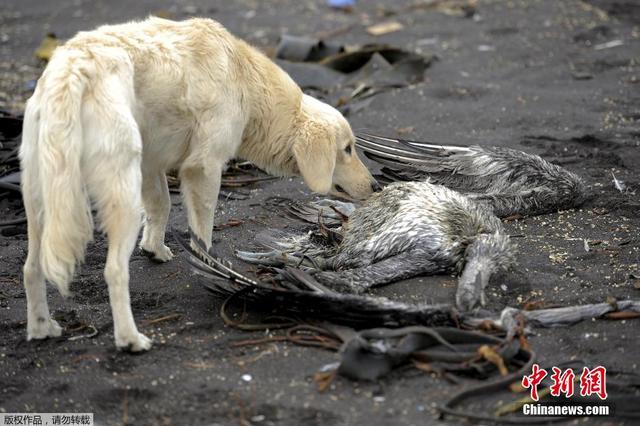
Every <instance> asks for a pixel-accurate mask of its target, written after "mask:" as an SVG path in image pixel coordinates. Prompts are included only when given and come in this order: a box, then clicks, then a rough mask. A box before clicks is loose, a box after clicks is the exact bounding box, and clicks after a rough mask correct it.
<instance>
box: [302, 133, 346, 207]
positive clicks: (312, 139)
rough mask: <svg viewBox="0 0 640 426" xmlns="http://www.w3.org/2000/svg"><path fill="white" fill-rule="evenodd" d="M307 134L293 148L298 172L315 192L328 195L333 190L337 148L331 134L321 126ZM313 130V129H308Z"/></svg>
mask: <svg viewBox="0 0 640 426" xmlns="http://www.w3.org/2000/svg"><path fill="white" fill-rule="evenodd" d="M312 129H313V131H307V132H305V134H304V135H302V137H300V138H298V140H296V142H295V143H294V145H293V147H292V151H293V156H294V157H295V159H296V163H297V165H298V170H299V171H300V175H301V176H302V179H304V182H305V183H306V184H307V186H308V187H309V189H311V190H312V191H313V192H317V193H320V194H326V193H327V192H329V191H330V190H331V185H332V183H333V170H334V169H335V167H336V155H337V147H336V142H335V140H334V139H333V138H332V136H331V134H330V133H331V132H329V131H327V130H326V129H324V128H322V127H320V126H313V127H312ZM308 130H311V129H308Z"/></svg>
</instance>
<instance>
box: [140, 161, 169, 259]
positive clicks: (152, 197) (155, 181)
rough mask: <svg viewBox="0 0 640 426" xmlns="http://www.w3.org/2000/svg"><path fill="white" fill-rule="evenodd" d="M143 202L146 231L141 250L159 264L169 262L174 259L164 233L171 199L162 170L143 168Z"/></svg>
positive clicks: (143, 235)
mask: <svg viewBox="0 0 640 426" xmlns="http://www.w3.org/2000/svg"><path fill="white" fill-rule="evenodd" d="M142 170H143V174H142V202H143V204H144V211H145V224H144V231H143V232H142V240H141V241H140V248H141V249H142V250H143V251H144V252H145V253H148V254H149V257H150V258H151V259H153V260H156V261H159V262H167V261H169V260H171V258H172V257H173V253H171V250H170V249H169V247H167V246H166V245H165V244H164V233H165V229H166V227H167V221H168V220H169V211H170V210H171V197H170V195H169V186H168V185H167V177H166V175H165V173H164V171H162V170H153V171H147V170H146V167H145V166H143V167H142Z"/></svg>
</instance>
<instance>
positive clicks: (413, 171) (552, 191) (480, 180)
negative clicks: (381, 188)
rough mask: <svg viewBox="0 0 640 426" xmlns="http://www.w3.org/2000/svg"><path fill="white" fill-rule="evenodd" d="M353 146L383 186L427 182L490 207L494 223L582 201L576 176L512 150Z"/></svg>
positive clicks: (367, 142)
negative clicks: (374, 165) (374, 167)
mask: <svg viewBox="0 0 640 426" xmlns="http://www.w3.org/2000/svg"><path fill="white" fill-rule="evenodd" d="M356 141H357V142H356V143H357V145H358V146H359V147H360V148H361V149H362V150H364V153H365V155H366V156H367V157H369V158H370V159H372V160H374V161H376V162H378V163H380V164H382V165H384V166H385V167H384V168H383V169H382V174H383V177H384V178H386V179H387V180H390V181H421V180H425V179H430V181H431V182H433V183H438V184H441V185H444V186H446V187H448V188H451V189H455V190H456V191H459V192H462V193H464V194H466V195H467V196H468V197H470V198H472V199H473V200H476V201H478V202H480V203H484V204H487V205H490V206H491V207H492V208H493V211H494V213H495V214H496V215H497V216H499V217H508V216H513V215H522V216H532V215H539V214H545V213H551V212H556V211H558V210H566V209H570V208H574V207H578V206H580V205H581V204H582V203H583V202H584V201H585V200H586V198H587V195H586V194H587V189H586V185H585V183H584V181H583V180H582V179H581V178H580V177H579V176H578V175H576V174H574V173H572V172H570V171H568V170H566V169H564V168H562V167H560V166H557V165H555V164H551V163H549V162H548V161H546V160H544V159H542V158H540V157H539V156H537V155H533V154H528V153H526V152H522V151H518V150H515V149H510V148H501V147H480V146H463V145H438V144H432V143H428V142H418V141H410V140H404V139H394V138H388V137H382V136H375V135H371V134H367V133H359V134H357V135H356Z"/></svg>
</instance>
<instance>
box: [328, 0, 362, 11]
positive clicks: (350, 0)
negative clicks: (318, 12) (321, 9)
mask: <svg viewBox="0 0 640 426" xmlns="http://www.w3.org/2000/svg"><path fill="white" fill-rule="evenodd" d="M355 5H356V0H327V6H329V7H330V8H332V9H337V10H341V11H343V12H347V13H350V12H353V8H354V7H355Z"/></svg>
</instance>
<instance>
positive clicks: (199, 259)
mask: <svg viewBox="0 0 640 426" xmlns="http://www.w3.org/2000/svg"><path fill="white" fill-rule="evenodd" d="M173 233H174V237H175V238H176V240H177V241H178V242H179V243H180V245H181V246H182V247H183V248H184V250H185V251H186V252H187V254H188V258H187V259H188V261H189V263H190V264H191V266H192V267H193V270H194V272H196V273H197V274H199V275H201V276H202V277H203V279H204V282H205V284H204V285H205V287H206V288H207V289H209V290H210V291H211V292H213V293H215V294H216V295H218V296H221V297H230V296H232V295H234V294H237V293H238V292H242V293H241V294H239V296H241V297H242V298H243V300H245V301H246V302H248V303H253V304H255V305H256V306H260V307H261V308H262V309H264V308H269V309H272V310H273V311H274V312H277V313H278V314H279V315H289V316H297V317H304V318H309V319H315V320H321V321H330V322H332V323H336V324H343V325H349V326H353V327H357V328H362V327H381V326H385V327H391V326H405V325H415V324H420V325H427V326H444V325H455V324H456V318H457V317H456V312H455V309H454V308H453V307H452V306H451V305H411V304H405V303H399V302H394V301H391V300H388V299H386V298H382V297H375V298H374V297H367V296H360V295H351V294H342V293H337V292H334V291H332V290H330V289H328V288H326V287H325V286H323V285H322V284H320V283H318V282H317V281H316V280H314V279H313V277H311V276H310V275H309V274H307V273H305V272H304V271H302V270H299V269H295V268H285V269H283V270H281V271H280V274H279V277H280V281H279V282H278V285H277V286H274V285H273V284H270V283H265V282H261V281H260V280H256V279H253V278H250V277H248V276H246V275H244V274H242V273H240V272H238V271H237V270H236V269H234V267H233V266H232V265H231V263H230V262H228V261H226V260H223V259H220V258H219V257H217V256H215V255H214V254H213V252H212V251H211V249H209V250H207V248H206V245H205V244H204V243H203V242H202V241H201V240H199V239H198V238H197V237H196V236H195V235H194V234H193V233H191V234H190V237H191V243H189V241H188V239H187V238H185V237H184V236H182V235H180V233H179V232H177V231H175V230H174V232H173Z"/></svg>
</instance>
